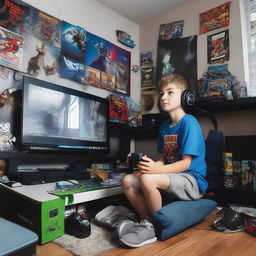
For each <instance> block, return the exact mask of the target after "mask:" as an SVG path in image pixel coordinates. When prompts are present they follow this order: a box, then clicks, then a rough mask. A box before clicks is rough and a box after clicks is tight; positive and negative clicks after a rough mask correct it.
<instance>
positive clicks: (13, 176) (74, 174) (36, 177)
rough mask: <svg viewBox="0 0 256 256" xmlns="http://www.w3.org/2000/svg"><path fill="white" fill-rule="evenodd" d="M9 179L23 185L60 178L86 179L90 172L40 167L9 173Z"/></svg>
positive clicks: (59, 179) (53, 180) (88, 177)
mask: <svg viewBox="0 0 256 256" xmlns="http://www.w3.org/2000/svg"><path fill="white" fill-rule="evenodd" d="M9 176H10V180H15V181H18V182H20V183H21V184H23V185H36V184H43V183H50V182H57V181H61V180H88V179H90V174H89V173H88V172H86V171H72V170H70V169H41V168H38V169H36V170H35V171H18V172H13V173H10V175H9Z"/></svg>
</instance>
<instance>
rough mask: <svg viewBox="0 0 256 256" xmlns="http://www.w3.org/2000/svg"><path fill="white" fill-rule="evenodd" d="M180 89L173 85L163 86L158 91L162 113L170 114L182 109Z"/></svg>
mask: <svg viewBox="0 0 256 256" xmlns="http://www.w3.org/2000/svg"><path fill="white" fill-rule="evenodd" d="M181 93H182V91H181V89H180V88H178V87H177V86H176V85H174V84H170V83H169V84H167V85H165V86H163V88H162V89H161V91H160V106H161V109H162V110H163V111H164V112H168V113H169V112H172V111H175V110H177V109H180V108H182V106H181Z"/></svg>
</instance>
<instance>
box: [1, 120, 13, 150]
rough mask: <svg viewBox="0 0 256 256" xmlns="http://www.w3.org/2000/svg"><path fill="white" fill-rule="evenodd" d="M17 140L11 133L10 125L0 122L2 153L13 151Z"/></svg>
mask: <svg viewBox="0 0 256 256" xmlns="http://www.w3.org/2000/svg"><path fill="white" fill-rule="evenodd" d="M15 141H16V138H15V137H13V136H12V134H11V132H10V123H6V122H0V151H11V150H13V142H15Z"/></svg>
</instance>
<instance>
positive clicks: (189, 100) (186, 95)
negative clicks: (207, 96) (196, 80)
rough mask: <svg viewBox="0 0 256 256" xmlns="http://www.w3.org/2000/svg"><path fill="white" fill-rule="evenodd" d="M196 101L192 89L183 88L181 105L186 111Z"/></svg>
mask: <svg viewBox="0 0 256 256" xmlns="http://www.w3.org/2000/svg"><path fill="white" fill-rule="evenodd" d="M195 101H196V94H195V92H194V91H191V90H184V91H183V92H182V93H181V106H182V107H183V109H184V110H185V111H186V110H188V109H189V108H191V107H192V106H193V105H194V104H195Z"/></svg>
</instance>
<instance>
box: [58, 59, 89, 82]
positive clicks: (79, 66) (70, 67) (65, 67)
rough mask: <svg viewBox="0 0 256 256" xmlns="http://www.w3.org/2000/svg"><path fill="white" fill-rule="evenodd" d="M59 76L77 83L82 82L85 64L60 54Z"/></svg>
mask: <svg viewBox="0 0 256 256" xmlns="http://www.w3.org/2000/svg"><path fill="white" fill-rule="evenodd" d="M60 76H61V77H65V78H68V79H70V80H73V81H75V82H78V83H82V81H83V80H84V77H85V66H84V64H83V63H80V62H77V61H75V60H72V59H70V58H68V57H66V56H63V55H62V56H61V61H60Z"/></svg>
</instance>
